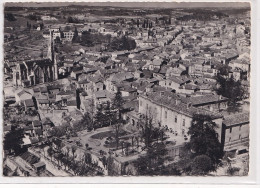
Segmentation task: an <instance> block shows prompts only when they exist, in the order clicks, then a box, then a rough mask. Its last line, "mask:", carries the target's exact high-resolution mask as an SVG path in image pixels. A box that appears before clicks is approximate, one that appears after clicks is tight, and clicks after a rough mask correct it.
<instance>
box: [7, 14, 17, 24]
mask: <svg viewBox="0 0 260 188" xmlns="http://www.w3.org/2000/svg"><path fill="white" fill-rule="evenodd" d="M5 19H6V20H8V21H9V22H12V21H16V18H15V16H14V15H13V14H12V13H6V14H5Z"/></svg>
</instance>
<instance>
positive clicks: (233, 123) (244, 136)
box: [222, 112, 249, 150]
mask: <svg viewBox="0 0 260 188" xmlns="http://www.w3.org/2000/svg"><path fill="white" fill-rule="evenodd" d="M222 129H223V131H222V134H223V135H222V144H223V146H224V150H234V149H237V148H238V147H240V146H248V144H249V112H245V113H238V114H233V115H229V116H225V117H224V121H223V127H222Z"/></svg>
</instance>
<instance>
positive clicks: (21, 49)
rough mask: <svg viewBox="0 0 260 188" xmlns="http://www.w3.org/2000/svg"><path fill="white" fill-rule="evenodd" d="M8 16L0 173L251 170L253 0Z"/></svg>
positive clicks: (18, 7) (64, 8) (70, 5)
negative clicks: (251, 2) (251, 1)
mask: <svg viewBox="0 0 260 188" xmlns="http://www.w3.org/2000/svg"><path fill="white" fill-rule="evenodd" d="M1 14H3V31H1V32H3V35H2V37H4V39H3V61H2V63H3V69H2V70H1V71H2V75H3V83H2V84H3V90H2V93H3V103H2V104H3V106H2V107H1V108H2V109H3V110H2V111H3V114H2V119H3V125H2V128H1V129H3V130H2V135H1V137H2V143H1V144H2V148H3V151H1V152H2V153H3V157H2V158H3V160H2V161H1V163H2V167H1V168H2V174H1V176H4V177H106V176H107V177H114V176H116V177H121V176H126V177H127V176H131V177H138V176H172V177H178V176H181V177H189V176H191V177H192V176H196V177H206V176H207V177H209V176H210V177H211V176H213V177H220V176H223V177H224V176H226V177H234V176H235V177H238V176H239V177H245V176H248V175H249V172H250V170H251V169H250V168H249V162H250V160H249V159H250V157H249V153H250V152H249V146H250V144H249V143H250V138H251V137H250V136H249V135H250V134H251V132H250V115H251V113H250V80H251V78H250V77H251V76H250V72H251V51H252V50H251V43H252V41H251V4H250V2H234V1H233V2H194V1H193V2H178V3H177V2H44V1H43V2H37V3H36V2H6V3H4V4H3V12H2V13H1ZM252 102H253V101H252ZM250 149H252V148H250Z"/></svg>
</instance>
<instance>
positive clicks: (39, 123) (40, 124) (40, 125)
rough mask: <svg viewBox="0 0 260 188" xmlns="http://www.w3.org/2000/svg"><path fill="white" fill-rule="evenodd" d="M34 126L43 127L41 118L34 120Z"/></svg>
mask: <svg viewBox="0 0 260 188" xmlns="http://www.w3.org/2000/svg"><path fill="white" fill-rule="evenodd" d="M32 126H33V128H34V129H36V128H41V127H42V123H41V122H40V121H39V120H34V121H33V122H32Z"/></svg>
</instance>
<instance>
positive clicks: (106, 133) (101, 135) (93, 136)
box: [91, 131, 114, 139]
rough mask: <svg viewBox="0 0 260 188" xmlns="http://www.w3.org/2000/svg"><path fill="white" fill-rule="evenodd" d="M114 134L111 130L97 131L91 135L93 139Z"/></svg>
mask: <svg viewBox="0 0 260 188" xmlns="http://www.w3.org/2000/svg"><path fill="white" fill-rule="evenodd" d="M109 136H114V133H113V132H112V131H105V132H101V133H97V134H94V135H92V136H91V138H93V139H103V138H105V137H109Z"/></svg>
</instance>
